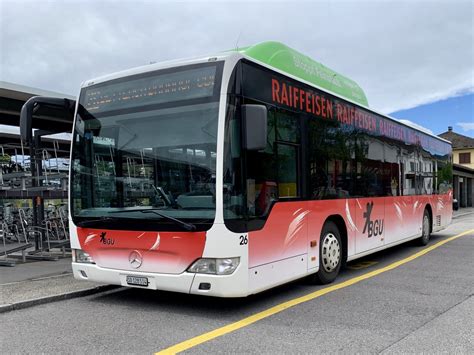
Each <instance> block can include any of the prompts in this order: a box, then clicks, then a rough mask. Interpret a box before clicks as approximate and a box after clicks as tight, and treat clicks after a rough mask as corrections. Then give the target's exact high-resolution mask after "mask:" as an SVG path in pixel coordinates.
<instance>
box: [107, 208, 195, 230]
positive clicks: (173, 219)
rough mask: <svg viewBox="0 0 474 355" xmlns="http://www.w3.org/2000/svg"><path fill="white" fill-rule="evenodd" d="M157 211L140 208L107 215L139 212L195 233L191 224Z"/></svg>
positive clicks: (155, 209) (156, 209)
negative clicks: (154, 215) (150, 214)
mask: <svg viewBox="0 0 474 355" xmlns="http://www.w3.org/2000/svg"><path fill="white" fill-rule="evenodd" d="M158 211H159V209H158V208H140V209H134V210H122V211H110V212H109V213H125V212H141V213H153V214H156V215H158V216H160V217H162V218H164V219H167V220H169V221H172V222H174V223H176V224H178V225H180V226H182V227H183V228H184V229H186V230H188V231H191V232H192V231H195V230H196V226H195V225H194V224H192V223H186V222H184V221H182V220H180V219H177V218H174V217H171V216H168V215H166V214H164V213H161V212H158Z"/></svg>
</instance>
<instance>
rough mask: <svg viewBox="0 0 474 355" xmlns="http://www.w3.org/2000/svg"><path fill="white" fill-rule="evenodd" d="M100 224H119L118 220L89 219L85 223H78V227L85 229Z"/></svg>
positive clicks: (104, 217) (108, 218) (111, 218)
mask: <svg viewBox="0 0 474 355" xmlns="http://www.w3.org/2000/svg"><path fill="white" fill-rule="evenodd" d="M98 222H117V218H113V217H106V216H102V217H100V218H97V219H88V220H85V221H80V222H77V223H76V225H77V226H78V227H81V228H84V227H87V226H90V225H94V224H97V223H98Z"/></svg>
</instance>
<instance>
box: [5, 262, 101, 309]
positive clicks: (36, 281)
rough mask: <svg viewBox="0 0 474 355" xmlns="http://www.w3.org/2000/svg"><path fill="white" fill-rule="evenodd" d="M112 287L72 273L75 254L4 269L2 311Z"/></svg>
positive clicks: (19, 264) (18, 264)
mask: <svg viewBox="0 0 474 355" xmlns="http://www.w3.org/2000/svg"><path fill="white" fill-rule="evenodd" d="M108 288H110V287H109V286H107V287H104V285H100V284H97V283H95V282H87V281H79V280H76V279H74V277H73V276H72V269H71V257H70V256H69V257H65V258H64V257H61V258H60V259H59V260H58V261H28V262H26V263H20V262H19V263H17V264H16V266H14V267H1V268H0V313H1V312H6V311H10V310H13V309H19V308H25V307H29V306H32V305H36V304H42V303H48V302H52V301H55V300H58V299H67V298H73V297H80V296H85V295H87V294H92V293H95V292H99V291H102V290H104V289H108Z"/></svg>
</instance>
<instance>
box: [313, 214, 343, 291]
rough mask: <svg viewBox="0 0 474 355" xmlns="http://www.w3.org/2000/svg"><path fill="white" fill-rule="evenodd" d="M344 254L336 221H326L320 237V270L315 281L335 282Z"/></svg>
mask: <svg viewBox="0 0 474 355" xmlns="http://www.w3.org/2000/svg"><path fill="white" fill-rule="evenodd" d="M342 255H343V253H342V243H341V236H340V233H339V229H338V228H337V226H336V224H335V223H334V222H330V221H329V222H326V223H325V224H324V227H323V231H322V232H321V238H320V239H319V271H318V272H317V273H316V274H314V279H313V281H314V282H316V283H319V284H323V285H324V284H328V283H331V282H333V281H334V280H335V279H336V277H337V275H338V274H339V270H340V269H341V264H342Z"/></svg>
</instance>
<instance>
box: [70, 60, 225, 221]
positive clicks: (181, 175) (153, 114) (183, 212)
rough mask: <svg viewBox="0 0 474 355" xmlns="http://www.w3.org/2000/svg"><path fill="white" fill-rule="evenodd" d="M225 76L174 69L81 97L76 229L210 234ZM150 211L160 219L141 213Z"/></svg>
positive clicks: (203, 69)
mask: <svg viewBox="0 0 474 355" xmlns="http://www.w3.org/2000/svg"><path fill="white" fill-rule="evenodd" d="M220 70H221V66H220V65H219V63H213V65H209V64H206V65H201V66H193V67H191V68H189V67H184V68H179V69H177V68H175V70H174V71H172V70H166V71H165V72H163V71H161V72H155V73H147V74H146V75H143V74H141V75H139V76H134V77H127V78H125V79H124V78H122V79H120V80H114V81H111V82H107V83H105V84H99V85H97V86H91V87H88V88H86V89H84V90H83V91H82V92H81V97H80V100H79V108H78V114H77V117H76V124H75V130H74V136H73V145H72V167H71V178H72V181H71V211H72V217H73V220H74V222H75V223H76V224H78V225H79V226H80V225H81V224H82V225H84V226H85V225H87V226H91V227H94V226H95V227H105V225H104V223H107V226H106V227H107V228H109V229H114V228H120V229H140V230H146V229H149V228H152V229H153V230H180V228H181V229H182V226H186V223H194V224H195V225H196V226H197V228H198V229H201V230H205V229H208V228H209V226H210V224H212V221H213V219H214V216H215V174H216V145H217V122H218V107H219V102H218V98H219V86H220V83H219V81H218V77H219V76H220ZM147 209H150V211H158V213H143V212H144V210H147ZM104 217H110V218H104ZM169 217H171V218H169ZM112 219H113V221H114V222H113V223H110V220H112ZM173 219H174V220H175V221H173ZM176 220H178V221H183V222H184V221H185V223H184V224H182V223H181V224H180V223H176ZM144 221H145V222H151V223H143V222H144ZM147 225H148V228H147Z"/></svg>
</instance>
